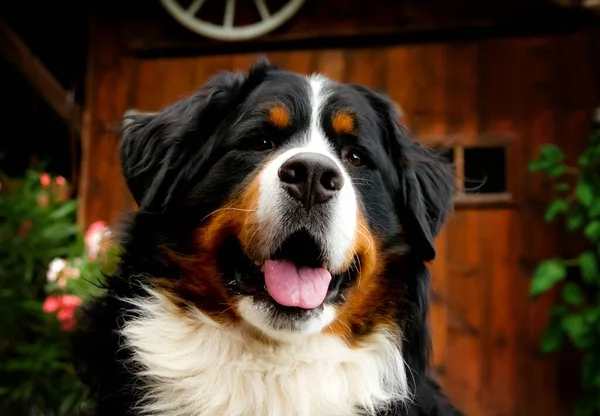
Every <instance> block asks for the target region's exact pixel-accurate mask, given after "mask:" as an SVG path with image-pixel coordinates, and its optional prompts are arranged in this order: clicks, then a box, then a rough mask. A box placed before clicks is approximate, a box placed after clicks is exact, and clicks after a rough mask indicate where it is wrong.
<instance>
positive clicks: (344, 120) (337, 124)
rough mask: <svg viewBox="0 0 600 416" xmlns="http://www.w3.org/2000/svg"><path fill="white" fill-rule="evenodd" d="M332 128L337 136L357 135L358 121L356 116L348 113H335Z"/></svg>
mask: <svg viewBox="0 0 600 416" xmlns="http://www.w3.org/2000/svg"><path fill="white" fill-rule="evenodd" d="M331 126H332V127H333V131H335V132H336V134H339V135H343V134H356V121H355V119H354V115H352V114H351V113H349V112H346V111H340V112H338V113H335V114H334V115H333V116H332V117H331Z"/></svg>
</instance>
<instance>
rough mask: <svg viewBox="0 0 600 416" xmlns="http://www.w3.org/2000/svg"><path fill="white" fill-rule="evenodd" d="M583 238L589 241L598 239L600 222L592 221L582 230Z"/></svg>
mask: <svg viewBox="0 0 600 416" xmlns="http://www.w3.org/2000/svg"><path fill="white" fill-rule="evenodd" d="M584 234H585V236H586V237H587V238H588V239H590V240H591V241H597V240H599V239H600V221H599V220H594V221H592V222H590V223H589V224H588V225H587V226H586V227H585V230H584Z"/></svg>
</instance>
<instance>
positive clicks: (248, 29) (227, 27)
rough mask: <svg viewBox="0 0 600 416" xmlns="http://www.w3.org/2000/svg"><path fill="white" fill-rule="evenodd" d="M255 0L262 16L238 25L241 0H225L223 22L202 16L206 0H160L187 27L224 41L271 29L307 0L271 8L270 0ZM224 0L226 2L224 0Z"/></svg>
mask: <svg viewBox="0 0 600 416" xmlns="http://www.w3.org/2000/svg"><path fill="white" fill-rule="evenodd" d="M246 1H247V0H246ZM253 1H254V6H255V7H256V10H257V11H258V15H259V16H258V17H259V19H258V20H255V22H253V23H251V24H241V25H238V26H236V21H235V20H236V19H235V14H236V5H237V4H236V3H237V0H225V2H224V3H225V10H224V13H223V21H222V22H221V23H218V22H216V23H213V22H211V21H208V20H205V19H203V18H202V14H203V12H202V10H204V9H206V7H208V6H205V3H206V0H188V1H187V2H185V5H184V4H182V3H183V1H182V0H160V2H161V3H162V5H163V6H164V8H165V9H166V10H167V11H168V12H169V14H171V16H172V17H174V18H175V19H176V20H177V21H178V22H179V23H181V24H182V25H183V26H185V27H186V28H188V29H190V30H192V31H194V32H196V33H198V34H200V35H203V36H207V37H209V38H212V39H219V40H224V41H240V40H248V39H254V38H256V37H258V36H262V35H264V34H266V33H269V32H271V31H272V30H274V29H276V28H278V27H279V26H281V25H282V24H283V23H285V22H286V21H288V20H289V19H290V18H292V16H294V14H295V13H296V12H297V11H298V10H299V9H300V7H302V5H303V4H304V2H305V1H306V0H286V1H285V3H284V4H283V5H282V6H281V7H279V8H278V9H277V10H269V6H267V2H266V0H253ZM220 2H221V4H222V3H223V0H221V1H220ZM201 9H202V10H201ZM238 12H239V11H238Z"/></svg>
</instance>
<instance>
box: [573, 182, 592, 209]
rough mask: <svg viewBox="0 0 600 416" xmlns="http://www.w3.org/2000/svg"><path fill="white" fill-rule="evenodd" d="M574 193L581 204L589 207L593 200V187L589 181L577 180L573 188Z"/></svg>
mask: <svg viewBox="0 0 600 416" xmlns="http://www.w3.org/2000/svg"><path fill="white" fill-rule="evenodd" d="M575 195H577V199H579V201H580V202H581V204H582V205H583V206H585V207H590V206H591V205H592V204H593V202H594V187H593V184H591V183H590V182H587V181H585V182H583V181H582V182H579V183H578V184H577V188H575Z"/></svg>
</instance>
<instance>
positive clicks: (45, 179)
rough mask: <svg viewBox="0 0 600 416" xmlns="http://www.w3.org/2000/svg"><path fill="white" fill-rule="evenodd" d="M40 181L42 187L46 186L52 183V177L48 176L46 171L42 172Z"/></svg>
mask: <svg viewBox="0 0 600 416" xmlns="http://www.w3.org/2000/svg"><path fill="white" fill-rule="evenodd" d="M40 183H41V184H42V186H43V187H44V188H47V187H49V186H50V184H51V183H52V178H50V175H49V174H48V173H42V174H41V175H40Z"/></svg>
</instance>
